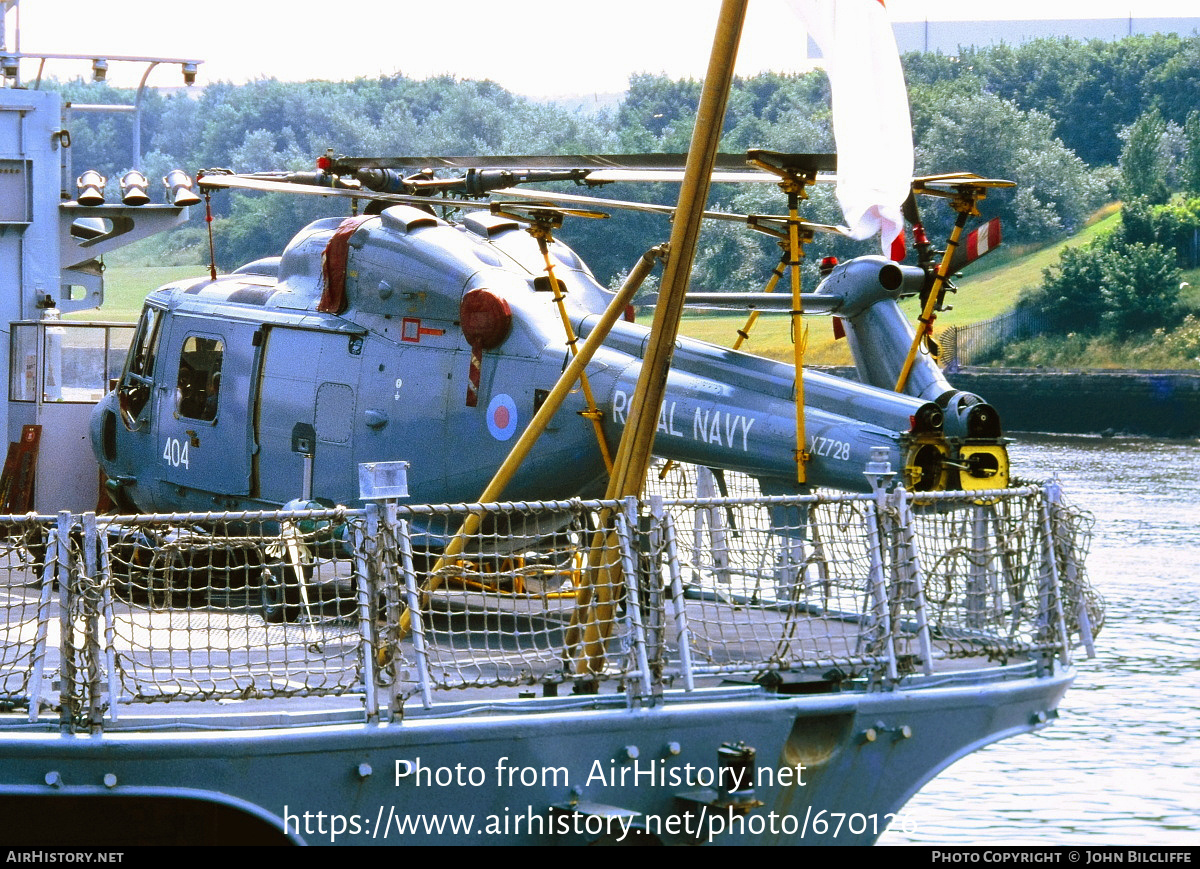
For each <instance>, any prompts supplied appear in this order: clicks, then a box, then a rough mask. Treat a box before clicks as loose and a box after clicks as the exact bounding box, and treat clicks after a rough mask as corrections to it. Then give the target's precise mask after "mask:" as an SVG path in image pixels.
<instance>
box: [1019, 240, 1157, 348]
mask: <svg viewBox="0 0 1200 869" xmlns="http://www.w3.org/2000/svg"><path fill="white" fill-rule="evenodd" d="M1179 284H1180V271H1179V269H1178V267H1177V266H1176V265H1175V255H1174V253H1173V252H1172V251H1169V250H1166V249H1165V248H1163V247H1162V246H1161V245H1157V244H1143V243H1141V242H1133V243H1129V242H1127V241H1125V240H1124V239H1123V238H1122V237H1121V235H1120V234H1114V235H1113V236H1110V237H1107V238H1104V239H1099V240H1097V241H1095V242H1093V243H1092V244H1090V245H1088V246H1087V247H1076V248H1068V249H1066V250H1064V251H1063V253H1062V256H1061V258H1060V260H1059V263H1058V265H1057V266H1054V267H1052V268H1049V269H1046V270H1045V272H1043V280H1042V285H1041V286H1040V287H1039V288H1038V289H1037V291H1035V292H1034V293H1033V294H1032V295H1031V296H1030V297H1029V298H1028V299H1027V300H1026V301H1025V302H1024V304H1023V306H1024V307H1026V308H1028V309H1031V310H1032V311H1034V312H1035V313H1037V314H1039V315H1041V316H1042V317H1044V318H1045V319H1046V322H1047V325H1048V326H1050V328H1051V329H1052V330H1055V331H1058V332H1063V333H1069V332H1081V333H1084V334H1101V333H1107V334H1111V335H1115V336H1117V337H1120V338H1128V337H1131V336H1133V335H1137V334H1148V333H1150V332H1151V331H1153V330H1154V329H1155V328H1158V327H1161V326H1165V325H1167V324H1169V323H1172V322H1173V321H1174V320H1175V319H1176V318H1177V316H1178V314H1179Z"/></svg>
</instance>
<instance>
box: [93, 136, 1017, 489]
mask: <svg viewBox="0 0 1200 869" xmlns="http://www.w3.org/2000/svg"><path fill="white" fill-rule="evenodd" d="M751 156H752V157H754V158H755V159H757V160H758V161H759V162H760V163H761V161H762V160H768V161H770V162H771V163H772V164H774V165H778V166H783V167H791V168H793V169H794V168H796V167H803V168H804V169H805V171H807V172H809V175H810V176H811V177H813V178H815V173H816V171H818V170H819V168H820V167H822V166H827V165H830V162H829V161H827V160H826V161H824V162H823V161H822V160H820V159H816V158H813V157H812V156H811V155H777V154H772V153H771V152H752V155H751ZM667 162H669V160H667V159H666V158H663V157H660V156H655V155H651V156H648V157H642V158H636V157H623V158H617V157H603V158H602V157H591V158H575V159H573V160H572V159H565V158H532V157H520V158H484V159H470V160H468V159H466V158H436V159H435V158H427V157H423V158H396V159H371V158H335V157H333V156H332V155H330V154H327V155H326V156H325V157H323V158H321V160H319V161H318V169H317V171H316V172H314V173H275V174H269V175H263V174H259V175H244V176H238V175H234V174H232V173H225V172H220V173H205V174H203V175H202V177H201V178H200V179H199V183H200V187H201V188H202V190H205V191H206V192H209V191H212V190H216V189H230V188H240V189H251V190H266V191H277V190H287V191H292V192H296V191H299V192H310V193H316V194H318V195H324V196H339V197H342V198H352V199H355V200H364V201H368V202H370V203H371V204H370V206H369V207H368V208H367V209H366V212H365V213H363V214H357V215H354V216H351V217H330V218H325V219H321V220H318V221H316V222H314V223H312V224H310V225H308V226H307V227H305V228H304V229H302V230H301V231H300V232H299V233H298V234H297V235H296V236H295V237H294V238H293V239H292V241H291V242H290V243H289V244H288V245H287V247H286V248H285V249H284V251H283V252H282V254H281V255H280V256H278V257H270V258H267V259H263V260H258V261H255V262H252V263H248V264H246V265H244V266H242V267H241V268H238V269H237V270H235V271H234V272H233V273H231V274H228V275H224V276H218V275H217V274H216V269H215V267H214V268H213V269H212V270H211V273H210V275H209V276H208V277H200V278H196V279H191V280H185V281H180V282H176V283H173V284H169V285H167V286H165V287H163V288H161V289H159V290H157V291H155V292H153V293H151V294H150V295H148V296H147V298H146V301H145V307H144V309H143V312H142V315H141V319H140V320H139V322H138V325H137V328H136V331H135V335H134V339H133V341H132V344H131V347H130V350H129V354H128V357H127V360H126V363H125V367H124V370H123V372H122V374H121V377H120V379H119V381H118V382H117V384H116V388H115V389H114V390H113V391H111V392H110V393H108V395H106V396H105V397H104V398H103V399H102V401H101V402H100V404H99V405H98V406H97V408H96V410H95V412H94V413H93V416H92V423H91V439H92V445H93V450H94V452H95V454H96V456H97V459H98V461H99V463H100V466H101V468H102V470H103V471H104V473H105V475H106V477H107V480H108V491H109V492H110V494H111V496H112V498H113V500H114V502H115V504H116V506H117V508H118V509H120V510H123V511H128V512H181V511H205V510H207V511H211V510H255V509H272V508H277V507H279V506H280V505H284V504H287V503H289V502H292V501H294V500H295V499H296V498H297V496H298V495H303V496H304V497H305V498H314V499H317V500H320V501H321V502H323V503H331V504H348V505H353V504H356V503H360V499H359V492H358V476H357V467H358V465H360V464H362V463H368V462H380V461H391V460H399V459H403V460H405V461H407V462H409V464H410V470H409V476H408V483H409V491H410V496H411V498H412V499H413V500H414V501H415V502H422V503H425V502H429V503H444V502H470V501H473V500H474V499H475V498H476V497H477V496H478V495H479V492H480V491H481V490H482V488H483V486H484V484H485V483H486V482H487V481H488V480H489V479H491V476H492V474H493V472H494V471H495V469H496V468H497V467H498V466H499V465H500V464H501V462H502V461H503V460H504V458H505V456H506V454H507V452H508V449H509V447H510V446H511V445H512V442H513V441H514V438H515V436H517V435H518V434H519V433H520V432H521V431H522V429H523V428H524V426H525V425H526V424H527V423H528V422H529V420H530V418H531V417H532V416H533V415H534V413H535V412H536V411H537V410H538V408H539V407H540V406H541V404H542V403H543V402H544V401H545V400H546V398H547V396H548V395H549V394H550V391H551V389H552V387H554V385H555V383H556V381H557V380H558V378H559V375H560V373H561V372H562V371H563V370H564V369H565V368H566V367H567V365H568V362H569V361H570V360H571V358H572V355H573V353H575V352H576V350H577V342H578V341H580V340H583V339H586V338H588V337H589V335H591V333H592V331H593V330H594V329H596V328H597V325H598V323H599V322H600V320H601V319H602V317H601V315H602V313H603V312H605V310H606V309H607V308H608V307H609V306H610V305H612V304H613V301H614V298H615V297H616V294H614V293H613V292H612V291H610V290H608V289H606V288H605V287H603V286H601V285H600V284H599V283H598V282H597V280H596V279H595V277H594V276H593V274H592V273H591V271H590V270H589V269H588V267H587V265H586V264H585V263H584V262H583V261H582V259H581V258H580V257H579V256H578V255H577V254H576V253H575V252H574V251H573V250H572V249H571V248H570V247H568V246H567V245H566V244H564V243H563V242H562V241H561V240H559V239H557V238H554V237H553V231H554V230H555V229H556V228H558V227H559V226H561V225H562V222H563V220H564V219H567V218H571V219H575V218H579V219H589V218H597V217H602V216H604V214H603V212H597V211H596V209H598V208H601V207H622V206H629V207H638V206H636V205H633V204H628V203H615V204H614V202H613V201H611V200H587V202H590V205H586V206H585V204H584V203H581V201H579V200H580V199H582V198H581V197H571V196H564V195H562V194H553V193H547V192H543V191H540V190H539V191H518V190H517V189H516V188H517V187H518V186H519V185H522V184H530V183H539V182H546V181H571V182H574V183H576V184H589V185H592V184H600V183H607V182H608V181H612V180H625V179H628V178H635V177H647V175H649V176H652V177H654V178H656V179H661V178H662V177H663V173H666V172H669V171H670V170H669V169H667V168H664V164H665V163H667ZM447 172H449V173H450V175H449V177H446V173H447ZM439 173H442V174H439ZM639 173H640V174H639ZM752 175H757V176H765V178H764V177H751V176H752ZM718 176H720V177H718ZM974 177H975V176H949V180H946V181H944V183H943V186H942V187H941V188H937V186H936V185H931V187H932V188H936V189H937V190H939V191H944V190H950V189H954V190H957V189H959V188H961V187H962V185H963V184H964V183H965V181H964V179H965V178H969V179H974ZM714 179H715V180H755V181H762V180H772V176H771V175H770V174H769V173H763V172H757V173H755V172H752V171H750V172H748V171H747V170H746V158H745V157H742V156H740V155H728V156H725V157H722V158H720V159H719V160H718V166H717V173H716V174H715V175H714ZM976 183H977V189H982V188H981V187H978V182H976ZM956 185H957V186H956ZM489 195H490V196H491V198H490V199H489V198H488V197H489ZM451 196H453V197H454V198H449V197H451ZM434 206H443V207H452V208H454V209H455V210H456V214H457V217H456V219H453V220H451V219H448V217H446V216H438V215H437V214H436V213H435V212H434ZM643 208H644V210H654V209H658V210H662V211H669V209H665V208H664V207H660V206H643ZM713 216H715V217H723V218H731V217H733V216H731V215H713ZM771 221H775V223H776V224H777V225H779V226H785V227H786V226H787V225H788V224H789V223H791V224H793V225H797V226H799V227H800V228H801V229H803V230H804V231H805V232H812V231H833V228H832V227H820V226H818V225H815V224H809V223H806V222H803V221H799V220H797V218H796V217H795V216H794V214H793V215H791V216H789V217H780V218H770V217H767V218H759V219H758V222H759V223H760V224H764V223H770V222H771ZM931 272H932V273H931ZM939 275H940V272H939V271H938V270H937V269H932V270H931V268H930V265H929V263H928V262H923V263H922V264H921V265H919V266H915V267H914V266H902V265H899V264H897V263H895V262H892V261H890V260H884V259H883V258H881V257H866V258H860V259H856V260H853V261H851V262H849V263H846V264H844V265H841V266H838V267H837V268H835V269H834V270H833V271H832V272H831V273H830V274H829V275H828V277H826V278H825V280H824V281H823V282H822V284H821V286H820V287H818V288H817V291H816V292H815V293H806V294H804V299H803V304H804V306H805V308H806V310H813V311H818V312H824V313H832V314H834V315H835V316H839V317H840V318H842V319H843V320H844V321H845V322H846V323H848V324H850V331H851V332H852V333H853V335H854V340H853V344H854V346H855V347H856V348H857V349H856V355H857V356H859V357H861V358H860V361H859V368H860V372H864V371H865V373H866V375H867V376H864V377H862V380H863V382H855V381H851V380H848V379H845V378H840V377H834V376H831V375H827V374H822V373H820V372H816V371H811V370H804V371H803V372H802V376H801V378H800V382H799V385H800V386H801V387H802V394H803V403H802V413H803V419H804V436H803V438H802V439H801V443H797V431H798V423H797V413H796V408H795V398H796V396H797V391H798V390H797V387H798V381H797V372H796V369H795V368H794V367H793V366H790V365H786V364H784V363H780V362H775V361H772V360H768V359H764V358H761V357H757V356H753V355H751V354H748V353H744V352H741V351H739V350H734V349H730V348H725V347H718V346H715V345H712V344H708V343H705V342H701V341H696V340H692V339H688V338H679V339H678V341H677V343H676V350H675V353H674V359H673V363H672V367H671V370H670V373H669V375H668V379H667V390H666V400H665V401H664V403H663V407H662V411H661V414H660V417H659V422H658V432H657V438H656V442H655V448H654V452H655V454H656V455H658V456H660V457H662V458H665V459H670V460H677V461H683V462H691V463H695V464H699V465H703V466H708V467H712V468H716V469H721V470H726V471H739V472H742V473H745V474H747V475H748V476H750V477H752V478H754V479H755V480H757V481H758V483H759V486H760V488H761V489H762V491H763V492H764V493H767V494H781V493H792V492H799V491H807V490H808V489H809V488H811V487H813V486H822V487H832V488H837V489H844V490H850V491H865V490H868V488H869V487H868V483H867V480H866V478H865V476H864V468H865V467H866V465H867V463H868V462H869V461H872V460H873V458H878V457H879V456H880V455H886V458H887V460H888V462H889V463H890V465H891V467H893V468H896V469H899V474H898V479H899V480H900V482H902V483H903V485H905V486H906V487H908V488H909V489H913V490H917V491H937V490H941V489H946V488H976V489H984V488H1000V487H1002V486H1004V485H1006V484H1007V479H1008V463H1007V453H1006V450H1005V440H1004V438H1003V434H1002V432H1001V429H1000V425H999V419H998V416H997V415H996V414H995V412H994V410H992V409H991V408H990V406H988V405H987V404H986V403H985V402H983V401H982V399H979V398H978V397H977V396H971V395H970V394H967V393H961V392H958V391H956V390H953V388H952V387H949V384H947V383H946V382H945V379H944V377H942V375H941V373H940V371H938V372H937V374H936V375H934V374H933V373H932V372H931V371H930V368H932V369H933V370H936V364H934V363H932V362H928V361H923V363H922V364H920V365H918V366H917V369H916V371H917V375H916V376H914V377H912V382H913V384H915V385H916V386H915V387H914V386H913V385H912V384H910V385H909V387H908V388H907V391H906V389H905V388H900V389H896V388H893V387H892V386H891V385H889V384H883V383H882V382H880V378H881V377H882V376H883V375H882V374H879V373H878V372H877V371H876V370H875V369H878V370H879V371H883V370H885V369H886V370H887V371H889V372H890V371H892V369H894V368H895V360H894V357H896V356H897V355H899V354H900V352H901V350H902V349H903V345H904V344H905V342H906V341H908V340H909V338H910V336H911V335H912V330H911V328H909V327H908V326H907V324H906V323H903V322H902V321H903V318H902V316H901V321H900V322H898V321H897V320H896V315H898V314H899V311H898V309H896V308H895V304H896V300H898V299H899V298H902V297H906V296H911V295H919V294H922V295H923V296H928V297H930V299H931V301H932V302H936V301H938V299H939V298H940V294H941V290H940V288H935V287H934V284H935V283H936V282H937V277H938V276H939ZM931 290H932V292H931ZM629 295H630V296H631V295H632V293H629ZM728 295H729V296H735V295H736V296H739V297H741V300H740V301H739V302H738V303H739V304H740V303H743V302H744V301H745V300H746V299H749V298H750V297H751V296H752V295H754V294H749V295H748V294H728ZM696 301H697V303H698V304H703V303H704V301H705V300H704V299H703V298H701V297H699V296H697V299H696ZM710 301H711V300H710ZM775 301H777V302H778V303H784V302H787V301H788V300H785V299H784V294H779V296H778V297H777V299H776V300H775ZM893 310H894V313H893ZM881 312H882V313H881ZM647 333H648V330H647V328H646V327H645V326H642V325H639V324H637V323H635V322H630V321H629V320H627V319H626V320H618V321H617V322H616V323H614V324H613V325H612V326H611V328H610V330H609V331H608V332H607V335H606V336H605V337H604V341H603V344H602V345H601V346H600V347H599V348H598V350H597V351H596V352H595V355H594V357H593V358H592V360H591V362H590V364H589V365H588V366H587V368H586V373H585V374H584V375H583V377H581V379H580V383H579V387H580V388H577V389H575V390H574V391H572V392H571V393H570V394H569V395H568V396H567V398H566V400H565V401H564V403H563V405H562V406H561V407H560V408H559V410H558V411H557V413H556V414H555V415H554V417H553V419H552V421H551V422H550V424H549V425H548V426H547V427H546V430H545V432H544V433H543V435H542V437H541V438H540V440H539V441H538V443H537V445H536V447H535V448H534V449H533V451H532V453H531V454H530V456H529V458H528V460H527V461H526V462H524V464H523V465H522V466H521V468H520V469H519V471H518V472H517V473H516V474H515V475H514V476H513V478H512V479H511V481H510V482H509V483H508V485H507V487H506V488H505V490H504V497H505V498H506V499H513V500H534V499H558V498H566V497H573V496H581V495H582V496H587V495H590V494H596V493H598V492H600V491H601V490H602V489H603V485H604V480H605V478H606V474H607V463H608V461H609V445H610V444H612V443H615V442H616V440H617V439H619V437H620V434H621V431H622V428H623V426H624V423H625V420H626V418H627V415H628V412H629V409H630V408H629V402H630V401H631V398H632V396H633V395H634V384H635V382H636V380H637V377H638V373H639V370H640V363H641V359H642V355H643V353H644V349H645V346H646V339H647ZM864 359H865V360H867V361H866V363H864V362H863V361H862V360H864ZM880 359H886V360H889V361H888V364H887V365H882V364H880V365H876V366H875V368H872V362H879V360H880ZM889 366H890V367H889ZM939 378H940V379H939ZM931 384H932V385H931ZM589 423H590V424H589ZM880 451H882V452H880ZM798 458H799V462H798ZM798 464H801V465H802V466H803V470H804V473H803V474H802V476H801V477H800V480H802V482H801V481H798V478H797V473H796V471H797V465H798Z"/></svg>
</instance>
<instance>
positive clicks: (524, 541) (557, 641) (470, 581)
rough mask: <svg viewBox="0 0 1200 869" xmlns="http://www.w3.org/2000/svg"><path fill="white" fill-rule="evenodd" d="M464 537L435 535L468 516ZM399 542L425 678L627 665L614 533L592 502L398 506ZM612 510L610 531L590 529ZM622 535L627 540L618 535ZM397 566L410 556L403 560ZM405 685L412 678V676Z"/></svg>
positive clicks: (442, 681)
mask: <svg viewBox="0 0 1200 869" xmlns="http://www.w3.org/2000/svg"><path fill="white" fill-rule="evenodd" d="M470 515H474V516H475V517H478V519H479V523H478V527H477V528H475V529H474V530H472V532H471V533H470V534H468V535H466V536H465V537H464V538H463V544H462V549H461V551H459V552H456V553H455V554H454V555H452V556H449V557H441V555H440V553H441V549H440V546H439V547H436V548H432V549H431V548H430V544H431V543H433V542H438V541H441V540H446V539H450V538H451V537H452V536H453V534H454V532H455V531H457V530H458V529H459V528H460V527H462V525H463V523H464V520H465V519H466V518H467V516H470ZM401 519H402V520H403V521H402V522H401V523H400V525H399V530H398V534H399V535H400V536H401V537H403V536H404V535H407V536H408V537H409V542H408V543H402V545H401V546H400V547H399V549H400V551H401V552H403V551H404V550H406V549H411V552H412V557H411V561H410V562H409V563H410V564H411V567H412V569H411V571H408V570H407V569H402V571H401V576H402V578H403V580H404V581H405V583H406V589H405V592H406V597H405V602H406V603H407V604H408V605H409V606H410V608H411V610H412V611H413V612H415V613H418V614H419V616H418V617H416V618H412V625H413V637H412V645H413V651H412V655H414V656H418V657H419V658H420V662H419V663H421V664H422V666H420V667H419V668H417V672H419V673H423V674H425V676H426V678H427V679H428V684H430V685H433V686H436V687H449V688H456V687H491V686H498V685H532V684H536V683H539V682H540V683H557V682H564V681H565V682H571V681H592V682H595V681H600V680H607V679H613V678H622V677H624V676H625V675H627V673H628V671H629V669H630V656H629V643H630V639H629V619H628V618H627V615H628V613H627V607H626V603H625V602H626V589H625V580H624V578H623V575H622V571H621V544H622V535H623V534H625V532H624V531H621V532H620V533H618V531H617V530H616V528H615V523H614V522H613V521H612V520H611V518H609V519H606V518H604V516H603V515H602V513H601V511H600V510H598V509H597V504H596V503H595V502H592V503H590V504H588V505H585V504H584V503H583V502H578V501H576V502H556V503H549V504H548V503H542V502H533V503H522V504H508V505H501V506H497V507H493V508H488V509H478V510H471V509H468V508H465V507H458V508H456V507H443V508H430V509H429V510H420V509H417V510H415V511H413V512H409V511H404V512H403V513H402V514H401ZM604 522H607V527H608V532H607V533H597V532H596V530H595V529H598V528H600V527H601V524H602V523H604ZM625 542H626V545H627V546H628V545H630V543H629V540H628V538H627V537H626V538H625ZM400 566H401V567H402V568H404V567H406V565H403V564H402V565H400ZM406 687H407V690H408V691H409V692H410V693H413V692H415V691H417V690H418V689H419V687H420V686H419V685H418V684H417V683H416V681H414V680H411V679H410V683H409V684H408V685H407V686H406Z"/></svg>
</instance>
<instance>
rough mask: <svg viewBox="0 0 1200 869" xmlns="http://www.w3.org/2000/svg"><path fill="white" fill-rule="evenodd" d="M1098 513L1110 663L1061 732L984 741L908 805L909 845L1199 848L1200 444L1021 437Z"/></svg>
mask: <svg viewBox="0 0 1200 869" xmlns="http://www.w3.org/2000/svg"><path fill="white" fill-rule="evenodd" d="M1016 439H1017V441H1018V442H1017V443H1016V444H1014V446H1013V448H1012V450H1011V453H1012V460H1013V473H1014V475H1015V476H1019V477H1021V478H1024V479H1036V480H1043V479H1050V478H1051V477H1052V476H1053V475H1054V474H1056V473H1057V474H1058V476H1059V477H1060V479H1061V480H1062V482H1063V484H1064V486H1065V487H1066V490H1067V497H1068V500H1070V501H1071V502H1072V503H1073V504H1075V505H1076V506H1078V507H1081V508H1083V509H1086V510H1088V511H1090V512H1091V513H1092V514H1093V515H1094V516H1095V520H1096V526H1095V532H1094V538H1093V542H1092V547H1091V554H1090V556H1089V557H1088V561H1087V569H1088V575H1089V576H1090V578H1091V581H1092V583H1093V585H1095V586H1096V587H1097V588H1098V589H1099V591H1100V593H1101V594H1102V595H1103V596H1104V598H1105V601H1106V602H1107V620H1106V623H1105V625H1104V629H1103V631H1102V632H1101V633H1100V636H1099V637H1098V638H1097V642H1096V647H1097V648H1096V652H1097V655H1096V658H1095V659H1093V660H1087V659H1086V658H1085V657H1084V656H1083V654H1082V651H1080V652H1077V659H1076V662H1077V666H1078V676H1077V678H1076V681H1075V684H1074V686H1073V687H1072V688H1071V690H1070V691H1068V692H1067V695H1066V697H1065V698H1064V700H1063V702H1062V705H1061V706H1060V708H1059V713H1060V718H1059V719H1058V720H1057V721H1056V722H1055V723H1054V724H1053V725H1052V726H1051V727H1049V728H1047V729H1045V730H1043V731H1041V732H1039V733H1036V734H1030V735H1026V736H1019V737H1016V738H1013V739H1008V740H1004V741H1002V742H1000V743H997V744H996V745H993V746H989V747H988V748H986V749H984V750H983V751H980V752H977V753H975V754H973V755H971V756H969V757H967V758H964V759H963V760H961V761H959V762H958V763H956V764H954V765H953V766H951V767H950V768H949V769H947V770H946V771H945V772H943V773H942V774H941V775H940V776H939V777H938V778H936V779H934V780H933V781H932V782H930V783H929V784H927V785H926V786H925V788H924V789H922V791H921V792H920V793H918V794H917V795H916V796H915V797H914V798H913V799H912V800H911V801H910V802H909V804H908V806H907V807H906V809H905V813H906V814H907V815H908V817H909V819H910V822H909V828H910V830H911V827H912V824H915V825H916V831H915V832H913V833H902V832H900V831H899V830H895V831H888V832H886V833H885V834H884V835H883V836H882V837H881V838H880V840H879V841H880V844H888V845H901V844H920V845H999V844H1009V845H1076V844H1078V845H1106V844H1108V845H1134V844H1138V845H1181V844H1190V845H1193V846H1195V845H1200V441H1197V440H1191V441H1161V440H1151V439H1142V438H1108V439H1101V438H1082V437H1073V436H1072V437H1067V436H1047V435H1017V436H1016Z"/></svg>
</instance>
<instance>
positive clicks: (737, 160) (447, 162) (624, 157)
mask: <svg viewBox="0 0 1200 869" xmlns="http://www.w3.org/2000/svg"><path fill="white" fill-rule="evenodd" d="M686 163H687V154H564V155H561V156H550V155H545V154H516V155H506V156H488V157H479V156H460V157H454V156H445V155H441V156H428V157H334V158H333V159H332V161H331V164H330V170H329V171H331V172H334V173H336V174H338V175H350V174H353V173H354V171H355V170H357V169H417V170H420V169H479V168H487V169H507V168H513V167H520V168H528V169H678V170H680V171H682V170H683V167H684V166H685V165H686ZM714 168H716V169H734V170H736V169H742V170H745V169H746V168H747V167H746V155H745V154H718V155H717V162H716V165H715V167H714Z"/></svg>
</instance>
